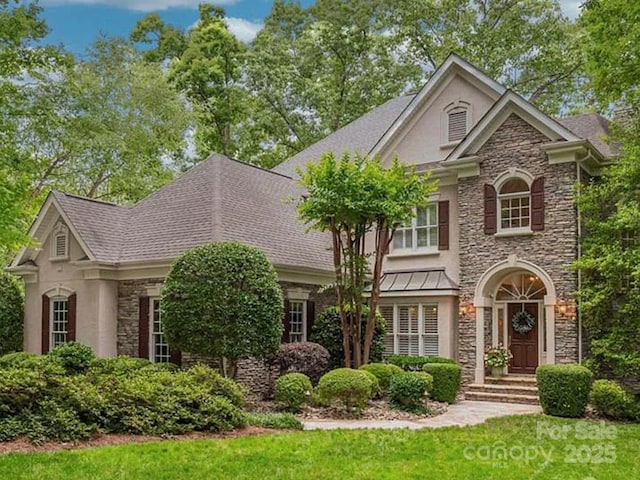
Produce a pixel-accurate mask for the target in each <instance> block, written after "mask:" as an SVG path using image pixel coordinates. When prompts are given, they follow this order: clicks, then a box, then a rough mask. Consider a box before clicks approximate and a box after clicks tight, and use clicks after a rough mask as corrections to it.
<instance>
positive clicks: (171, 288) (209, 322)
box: [161, 242, 283, 378]
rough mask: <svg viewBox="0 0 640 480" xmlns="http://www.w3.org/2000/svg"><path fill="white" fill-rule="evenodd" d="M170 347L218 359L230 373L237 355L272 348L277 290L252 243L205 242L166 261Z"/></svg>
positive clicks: (278, 312) (278, 326)
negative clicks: (167, 266) (172, 261)
mask: <svg viewBox="0 0 640 480" xmlns="http://www.w3.org/2000/svg"><path fill="white" fill-rule="evenodd" d="M161 309H162V322H163V325H164V331H165V334H166V336H167V341H168V343H169V345H170V347H173V348H178V349H180V350H182V351H185V352H190V353H195V354H198V355H204V356H210V357H213V358H216V359H218V360H219V365H220V372H221V373H222V374H223V375H224V376H227V377H231V378H235V375H236V372H237V364H238V360H239V359H241V358H248V357H265V356H267V355H270V354H272V353H275V352H276V350H277V349H278V346H279V345H280V339H281V337H282V318H283V299H282V290H281V289H280V285H279V284H278V278H277V275H276V271H275V269H274V267H273V265H272V264H271V263H270V262H269V260H268V259H267V257H266V255H265V254H264V253H263V252H262V251H260V250H259V249H257V248H255V247H251V246H249V245H244V244H242V243H238V242H219V243H210V244H206V245H202V246H198V247H195V248H192V249H191V250H188V251H187V252H185V253H184V254H183V255H182V256H180V258H178V260H176V262H175V263H174V264H173V266H172V267H171V271H170V272H169V275H168V276H167V279H166V282H165V285H164V289H163V293H162V301H161Z"/></svg>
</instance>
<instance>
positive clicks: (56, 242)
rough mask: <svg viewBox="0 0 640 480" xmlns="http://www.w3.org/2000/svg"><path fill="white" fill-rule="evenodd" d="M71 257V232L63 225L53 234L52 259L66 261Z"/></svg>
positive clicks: (59, 225)
mask: <svg viewBox="0 0 640 480" xmlns="http://www.w3.org/2000/svg"><path fill="white" fill-rule="evenodd" d="M68 256H69V231H68V229H67V227H66V226H65V225H63V224H58V226H57V227H56V228H55V229H54V230H53V232H52V234H51V258H53V259H64V258H67V257H68Z"/></svg>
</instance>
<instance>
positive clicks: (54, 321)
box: [50, 297, 69, 349]
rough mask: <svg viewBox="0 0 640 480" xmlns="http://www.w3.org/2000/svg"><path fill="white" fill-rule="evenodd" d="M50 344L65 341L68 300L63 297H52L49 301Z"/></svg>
mask: <svg viewBox="0 0 640 480" xmlns="http://www.w3.org/2000/svg"><path fill="white" fill-rule="evenodd" d="M51 313H52V315H51V345H50V348H51V349H54V348H56V347H57V346H60V345H64V344H65V343H67V334H68V333H69V300H68V299H67V298H64V297H57V298H53V299H52V301H51Z"/></svg>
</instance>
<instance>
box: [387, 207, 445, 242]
mask: <svg viewBox="0 0 640 480" xmlns="http://www.w3.org/2000/svg"><path fill="white" fill-rule="evenodd" d="M437 247H438V209H437V206H436V204H435V203H434V204H429V205H427V206H426V207H418V208H416V216H415V217H414V218H413V219H412V220H411V223H410V224H407V225H404V226H402V227H400V228H398V229H397V230H396V233H395V235H394V237H393V249H394V251H398V250H400V251H402V250H404V251H419V250H425V249H436V248H437Z"/></svg>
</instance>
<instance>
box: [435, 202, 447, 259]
mask: <svg viewBox="0 0 640 480" xmlns="http://www.w3.org/2000/svg"><path fill="white" fill-rule="evenodd" d="M438 250H449V200H443V201H441V202H438Z"/></svg>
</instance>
